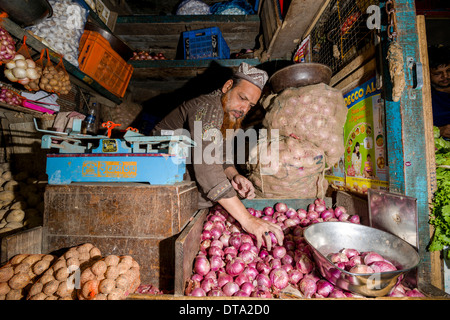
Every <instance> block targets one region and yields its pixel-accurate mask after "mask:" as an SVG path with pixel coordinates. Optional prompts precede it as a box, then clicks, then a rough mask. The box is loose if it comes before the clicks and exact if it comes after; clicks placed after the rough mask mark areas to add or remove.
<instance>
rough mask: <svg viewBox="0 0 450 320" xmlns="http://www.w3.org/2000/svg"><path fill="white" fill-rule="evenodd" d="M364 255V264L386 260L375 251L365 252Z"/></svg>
mask: <svg viewBox="0 0 450 320" xmlns="http://www.w3.org/2000/svg"><path fill="white" fill-rule="evenodd" d="M363 257H364V264H367V265H370V264H371V263H373V262H375V261H384V258H383V257H382V256H381V255H380V254H378V253H376V252H373V251H369V252H364V254H363Z"/></svg>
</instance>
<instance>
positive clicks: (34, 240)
mask: <svg viewBox="0 0 450 320" xmlns="http://www.w3.org/2000/svg"><path fill="white" fill-rule="evenodd" d="M0 240H1V249H0V253H1V254H0V258H1V259H0V264H3V263H5V262H7V261H8V260H9V259H11V258H12V257H14V256H15V255H17V254H22V253H30V254H34V253H42V226H38V227H34V228H31V229H26V230H19V231H16V230H13V231H11V232H9V233H8V234H6V235H2V236H1V237H0Z"/></svg>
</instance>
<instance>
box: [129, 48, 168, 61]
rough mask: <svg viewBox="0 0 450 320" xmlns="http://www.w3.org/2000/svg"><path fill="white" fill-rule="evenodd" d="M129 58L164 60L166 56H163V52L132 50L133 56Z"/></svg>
mask: <svg viewBox="0 0 450 320" xmlns="http://www.w3.org/2000/svg"><path fill="white" fill-rule="evenodd" d="M130 60H140V61H142V60H166V57H165V56H164V53H162V52H159V53H154V52H150V51H145V50H141V51H134V52H133V56H132V57H131V58H130Z"/></svg>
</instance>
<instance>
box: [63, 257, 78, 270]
mask: <svg viewBox="0 0 450 320" xmlns="http://www.w3.org/2000/svg"><path fill="white" fill-rule="evenodd" d="M66 264H67V267H68V268H69V269H70V270H72V271H73V270H75V268H79V267H80V260H78V258H74V257H72V258H69V259H67V261H66Z"/></svg>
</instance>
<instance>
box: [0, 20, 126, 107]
mask: <svg viewBox="0 0 450 320" xmlns="http://www.w3.org/2000/svg"><path fill="white" fill-rule="evenodd" d="M2 26H3V28H5V29H6V30H7V31H8V32H9V33H10V34H11V35H12V36H14V37H15V38H17V39H19V40H20V41H21V40H22V39H23V36H25V35H26V36H27V41H26V43H27V45H28V46H29V47H30V48H33V49H34V50H35V51H37V52H40V51H41V50H42V49H49V53H50V59H51V60H52V62H54V63H58V62H59V59H60V55H59V54H58V53H56V52H54V51H53V50H52V49H50V48H48V47H47V46H46V45H44V44H43V43H42V42H41V41H40V40H39V39H38V38H36V37H35V36H34V35H33V34H32V33H30V32H28V31H26V30H24V29H22V28H21V27H20V26H18V25H17V24H15V23H14V22H13V21H11V20H10V19H8V18H5V19H3V20H2ZM63 62H64V67H65V68H66V70H67V72H68V73H69V74H70V76H71V78H72V79H71V80H73V79H74V80H78V81H79V82H81V83H83V84H85V85H86V87H87V88H90V89H92V90H94V91H96V92H97V93H99V94H100V95H102V96H104V97H105V98H107V99H109V100H111V101H112V102H114V103H117V104H120V103H122V100H121V99H120V98H118V97H117V96H116V95H114V94H113V93H111V92H109V91H108V90H106V89H105V88H104V87H103V86H102V85H101V84H99V83H98V82H97V81H95V80H94V79H92V78H91V77H90V76H88V75H87V74H85V73H84V72H82V71H80V69H79V68H78V67H77V66H74V65H73V64H71V63H70V62H68V61H67V60H66V59H63Z"/></svg>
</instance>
